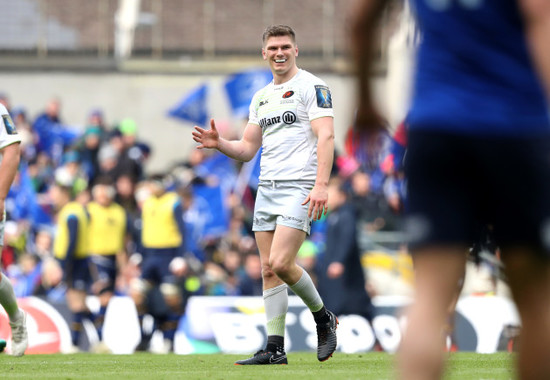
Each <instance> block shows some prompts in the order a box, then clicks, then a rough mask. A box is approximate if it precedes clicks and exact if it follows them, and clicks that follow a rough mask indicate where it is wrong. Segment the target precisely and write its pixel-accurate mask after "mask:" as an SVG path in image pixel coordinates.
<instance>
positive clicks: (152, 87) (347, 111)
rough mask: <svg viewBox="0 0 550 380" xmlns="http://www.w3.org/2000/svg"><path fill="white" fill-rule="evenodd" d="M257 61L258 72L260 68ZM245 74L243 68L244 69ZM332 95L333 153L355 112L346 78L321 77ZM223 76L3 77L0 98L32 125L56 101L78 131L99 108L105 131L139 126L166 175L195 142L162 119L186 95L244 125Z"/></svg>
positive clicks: (379, 90)
mask: <svg viewBox="0 0 550 380" xmlns="http://www.w3.org/2000/svg"><path fill="white" fill-rule="evenodd" d="M261 63H262V62H261V61H259V63H258V66H259V67H263V66H262V65H261ZM243 69H244V68H243ZM321 77H322V78H323V79H324V80H325V81H326V82H327V83H328V85H329V86H330V88H331V90H332V96H333V102H334V111H335V115H336V116H335V134H336V147H337V148H338V149H341V148H342V146H343V141H344V136H345V132H346V130H347V128H348V127H349V125H350V123H351V121H352V118H353V112H354V111H353V110H354V106H355V96H354V95H355V88H354V79H353V78H352V77H351V76H347V75H336V74H326V75H325V74H321ZM226 78H227V76H226V75H220V74H215V75H206V74H203V75H160V74H131V73H79V72H11V73H10V72H3V73H0V83H1V84H0V92H3V93H5V94H6V95H8V97H9V99H10V103H11V105H12V106H24V107H25V108H26V109H27V112H28V115H29V116H30V117H31V119H34V118H35V117H36V116H37V115H38V114H39V113H40V112H42V111H43V109H44V106H45V104H46V102H47V101H48V100H49V99H51V98H52V97H54V96H55V97H58V98H59V99H60V100H61V102H62V108H61V116H62V119H63V122H64V123H65V124H67V125H70V126H75V127H78V128H82V129H83V128H84V127H85V125H84V124H85V121H86V116H87V115H88V113H89V112H90V110H91V109H94V108H101V109H102V110H103V111H104V113H105V117H106V119H107V122H108V124H109V125H111V124H113V123H116V122H117V121H120V120H122V119H123V118H132V119H134V120H135V121H136V122H137V125H138V137H139V139H141V140H143V141H145V142H147V143H149V144H150V145H151V147H152V149H153V154H152V156H151V159H150V162H149V163H148V164H147V166H146V170H147V171H150V172H156V171H161V170H165V169H167V166H168V165H170V164H171V163H174V162H176V161H181V160H183V159H185V158H186V157H187V156H188V154H189V152H190V151H191V149H192V148H193V147H194V145H195V144H194V142H193V140H192V139H191V127H192V124H189V123H184V122H180V121H178V120H175V119H172V118H169V117H167V116H166V114H167V111H168V109H169V108H171V107H173V106H174V105H175V104H177V103H178V102H179V101H180V100H181V99H182V98H183V97H184V96H185V95H186V94H187V93H189V91H191V90H193V89H194V88H195V87H197V86H199V85H200V84H202V83H205V82H206V83H208V84H209V85H210V87H211V89H212V91H211V94H210V96H209V100H208V107H209V109H210V114H211V116H212V117H214V118H215V119H216V120H217V121H219V122H221V121H226V122H227V123H228V124H229V125H230V126H231V128H232V129H233V130H234V131H236V132H240V131H241V130H242V127H243V126H244V124H245V123H246V121H243V120H235V119H234V118H232V116H231V114H230V109H229V102H228V99H227V97H226V95H225V91H224V89H223V83H224V81H225V79H226ZM374 87H375V92H376V98H377V99H378V100H379V101H380V103H381V105H382V106H383V107H384V102H385V94H384V92H385V87H384V80H383V78H382V77H380V78H378V79H377V80H376V81H375V85H374Z"/></svg>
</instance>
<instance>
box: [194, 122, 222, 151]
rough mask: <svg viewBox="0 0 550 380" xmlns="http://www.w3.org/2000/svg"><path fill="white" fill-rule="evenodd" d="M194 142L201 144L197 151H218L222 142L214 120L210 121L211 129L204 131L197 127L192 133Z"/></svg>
mask: <svg viewBox="0 0 550 380" xmlns="http://www.w3.org/2000/svg"><path fill="white" fill-rule="evenodd" d="M192 134H193V140H195V141H196V142H198V143H199V145H198V146H197V149H203V148H211V149H217V148H218V144H219V142H220V134H219V133H218V130H217V129H216V123H214V119H210V129H203V128H201V127H198V126H196V125H195V130H194V131H193V132H192Z"/></svg>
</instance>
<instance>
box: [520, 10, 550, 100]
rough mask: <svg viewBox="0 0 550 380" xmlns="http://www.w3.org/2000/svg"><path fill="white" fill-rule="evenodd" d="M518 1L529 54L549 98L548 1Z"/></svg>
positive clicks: (549, 15) (549, 26) (549, 33)
mask: <svg viewBox="0 0 550 380" xmlns="http://www.w3.org/2000/svg"><path fill="white" fill-rule="evenodd" d="M519 3H520V6H521V9H522V12H523V15H524V18H525V25H526V35H527V40H528V43H529V47H530V49H531V56H532V57H533V61H534V63H535V66H536V68H537V70H538V73H539V76H540V78H541V80H542V84H543V86H544V89H545V90H546V97H547V99H549V100H550V49H548V37H549V36H550V1H548V0H520V1H519Z"/></svg>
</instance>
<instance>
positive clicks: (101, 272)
mask: <svg viewBox="0 0 550 380" xmlns="http://www.w3.org/2000/svg"><path fill="white" fill-rule="evenodd" d="M90 261H91V264H92V278H93V280H94V283H98V282H99V283H101V287H100V288H99V289H98V292H99V294H101V293H104V292H113V291H114V290H115V281H116V274H117V270H116V265H117V264H116V254H113V255H91V256H90Z"/></svg>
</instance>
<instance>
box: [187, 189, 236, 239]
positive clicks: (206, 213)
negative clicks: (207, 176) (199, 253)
mask: <svg viewBox="0 0 550 380" xmlns="http://www.w3.org/2000/svg"><path fill="white" fill-rule="evenodd" d="M223 193H224V192H223V190H222V188H221V186H220V185H214V186H209V185H199V184H195V185H193V195H194V200H193V205H192V206H191V207H192V209H193V214H194V215H195V220H194V221H193V223H194V224H195V228H196V230H195V233H197V234H198V236H200V239H201V240H202V239H209V238H216V237H220V236H223V235H224V234H225V233H226V232H227V231H228V230H229V219H230V215H229V207H228V206H227V204H226V202H225V199H224V194H223Z"/></svg>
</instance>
